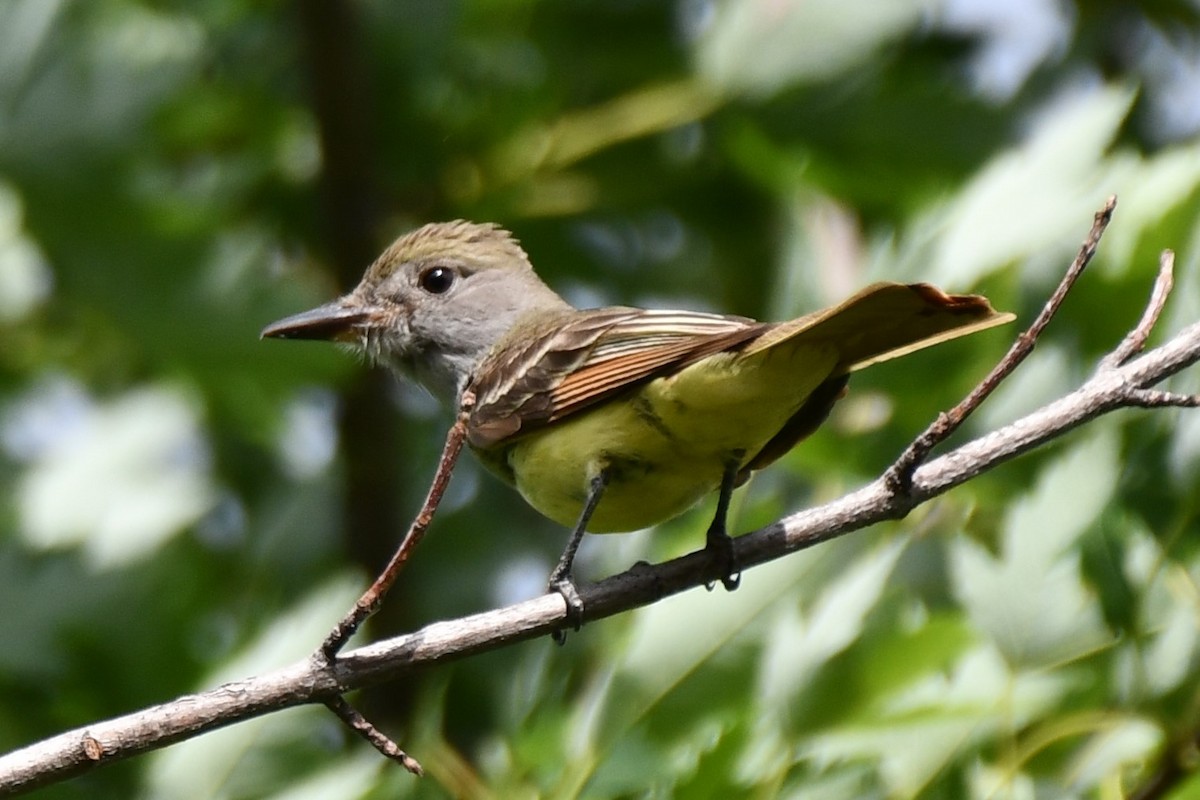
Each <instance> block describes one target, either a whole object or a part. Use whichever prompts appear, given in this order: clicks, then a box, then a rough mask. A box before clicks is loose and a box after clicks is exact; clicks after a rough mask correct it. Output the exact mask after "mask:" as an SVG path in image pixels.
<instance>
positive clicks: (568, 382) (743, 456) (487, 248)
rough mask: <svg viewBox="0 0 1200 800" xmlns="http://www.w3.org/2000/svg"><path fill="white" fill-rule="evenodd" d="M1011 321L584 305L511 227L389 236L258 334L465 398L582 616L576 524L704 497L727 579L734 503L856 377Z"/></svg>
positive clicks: (852, 304)
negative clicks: (331, 352) (559, 534)
mask: <svg viewBox="0 0 1200 800" xmlns="http://www.w3.org/2000/svg"><path fill="white" fill-rule="evenodd" d="M1012 318H1013V317H1012V315H1011V314H1006V313H1000V312H997V311H995V310H993V309H992V307H991V305H990V304H989V303H988V301H987V299H986V298H984V297H981V296H978V295H948V294H945V293H943V292H942V291H941V290H939V289H937V288H935V287H933V286H930V285H928V284H923V283H917V284H908V285H905V284H899V283H876V284H872V285H871V286H868V287H867V288H865V289H863V290H862V291H861V292H859V293H858V294H856V295H854V296H853V297H851V298H849V299H848V300H845V301H844V302H842V303H840V304H839V305H836V306H833V307H831V308H827V309H824V310H822V311H817V312H814V313H811V314H806V315H805V316H802V317H799V318H797V319H793V320H790V321H788V322H777V323H774V322H756V321H754V320H751V319H747V318H744V317H735V316H723V315H718V314H705V313H699V312H694V311H658V310H645V309H639V308H625V307H610V308H597V309H587V310H580V309H576V308H574V307H572V306H571V305H569V304H568V303H567V302H566V301H565V300H563V299H562V298H561V297H559V296H558V295H557V294H555V293H554V292H553V291H552V290H551V289H550V288H549V287H547V286H546V285H545V284H544V283H543V282H542V281H541V280H540V279H539V278H538V276H537V275H536V274H535V273H534V271H533V267H532V265H531V264H530V261H529V258H528V256H527V255H526V254H525V251H524V250H523V249H522V248H521V246H520V245H519V244H518V242H517V240H516V239H514V238H513V236H512V235H511V234H509V233H508V232H507V231H505V230H503V229H501V228H499V227H497V226H496V225H491V224H474V223H470V222H464V221H455V222H447V223H435V224H430V225H426V226H424V227H422V228H419V229H417V230H415V231H413V232H411V233H409V234H406V235H405V236H402V237H401V238H400V239H398V240H397V241H396V242H395V243H394V244H392V246H391V247H389V248H388V249H387V250H386V251H384V253H383V254H382V255H380V256H379V258H378V259H377V260H376V261H375V263H374V264H372V265H371V266H370V268H369V269H367V272H366V274H365V275H364V276H363V279H362V282H361V283H359V285H358V286H357V287H356V288H355V289H354V290H353V291H352V292H350V293H349V294H347V295H345V296H344V297H342V298H340V299H338V300H335V301H333V302H331V303H328V304H326V305H323V306H320V307H319V308H316V309H313V310H311V311H307V312H303V313H300V314H296V315H294V316H291V317H287V318H286V319H282V320H280V321H278V322H275V323H273V324H271V325H269V326H267V328H266V329H265V330H263V333H262V335H263V336H264V337H277V338H285V339H286V338H291V339H326V340H332V341H338V342H349V343H352V344H355V345H357V346H358V347H360V348H361V349H362V350H363V351H364V352H365V353H366V354H367V355H368V356H369V357H370V358H371V359H372V360H374V361H376V362H382V363H384V364H386V365H388V366H389V367H391V368H393V369H395V370H396V371H398V372H400V373H401V374H402V375H406V376H409V377H411V378H415V379H416V380H417V381H419V382H420V383H422V384H423V385H425V386H426V387H428V388H429V389H430V390H431V391H432V392H433V393H434V394H435V395H436V396H437V397H438V398H440V399H441V400H442V401H443V402H446V403H449V404H451V405H452V406H453V407H454V408H456V409H457V408H459V407H460V403H461V402H462V400H463V398H464V396H465V393H467V392H469V393H470V397H471V399H472V401H473V403H472V404H471V405H470V407H469V409H467V412H468V417H467V441H468V443H469V445H470V447H471V448H472V449H473V450H474V451H475V453H476V454H477V455H478V456H479V458H480V460H481V461H482V462H483V463H484V464H485V465H486V466H487V467H488V468H489V469H490V470H491V471H492V472H494V473H495V474H496V475H498V476H499V477H500V478H502V479H503V480H505V481H506V482H508V483H510V484H512V485H514V486H516V488H517V490H518V491H519V492H520V493H521V495H522V496H523V497H524V498H525V499H526V500H527V501H528V502H529V504H530V505H532V506H533V507H534V508H536V509H537V510H538V511H540V512H541V513H542V514H545V515H546V516H547V517H549V518H550V519H552V520H555V521H556V522H559V523H561V524H563V525H566V526H569V527H572V528H573V533H572V536H571V539H570V541H569V543H568V546H567V548H566V550H565V551H564V553H563V556H562V558H561V559H560V561H559V564H558V566H557V567H556V568H555V570H554V572H553V573H552V574H551V578H550V585H551V588H556V589H558V590H559V591H561V592H562V593H563V595H564V597H565V598H566V599H567V602H568V606H569V607H573V608H574V610H575V612H576V613H578V611H579V610H580V609H579V607H578V598H577V595H576V594H575V592H574V589H573V587H572V585H571V583H570V580H571V564H572V561H573V559H574V554H575V550H576V548H577V546H578V544H579V540H580V539H581V538H582V536H583V533H584V532H585V531H593V532H598V533H599V532H612V531H628V530H634V529H638V528H644V527H647V526H650V525H653V524H655V523H658V522H661V521H663V520H666V519H669V518H671V517H673V516H675V515H677V514H679V513H681V512H683V511H685V510H686V509H688V508H689V507H691V506H692V505H694V504H695V503H696V502H697V501H698V500H699V499H700V498H702V497H704V496H705V495H706V494H708V493H710V492H712V491H714V490H715V491H718V492H719V495H718V503H717V513H716V516H715V518H714V519H713V521H712V524H711V526H710V527H709V530H708V538H707V543H708V544H707V546H708V548H709V550H710V551H711V552H712V554H713V558H714V559H715V560H716V562H717V567H718V569H717V572H718V573H719V574H720V575H721V576H722V580H723V581H724V583H725V585H726V587H727V588H733V587H735V586H736V585H737V578H736V573H737V565H736V563H735V562H734V558H733V555H732V553H733V551H732V546H731V542H730V539H729V537H728V534H727V532H726V530H725V517H726V514H727V511H728V505H729V497H730V494H731V493H732V492H733V490H734V488H735V487H736V486H738V485H740V484H741V483H742V482H744V481H745V480H746V479H747V477H749V475H750V474H751V473H752V472H754V471H755V470H758V469H762V468H763V467H765V466H767V465H768V464H770V463H771V462H773V461H774V460H776V459H777V458H779V457H780V456H782V455H783V454H784V453H786V452H787V451H788V450H790V449H791V448H792V447H793V446H795V444H796V443H797V442H799V441H800V440H801V439H803V438H804V437H805V436H807V435H808V434H810V433H812V432H813V430H815V429H816V428H817V427H818V426H819V425H820V424H821V423H822V422H823V421H824V420H825V418H826V416H828V414H829V411H830V409H831V408H832V407H833V405H834V403H835V402H836V401H837V400H838V398H839V397H841V396H842V394H843V393H844V391H845V387H846V382H847V380H848V378H849V375H850V373H852V372H854V371H856V370H859V369H862V368H863V367H866V366H869V365H871V364H875V363H878V362H880V361H884V360H887V359H891V358H895V357H897V356H902V355H905V354H907V353H911V352H913V351H915V350H919V349H921V348H924V347H928V346H930V345H933V344H937V343H938V342H943V341H947V340H949V339H954V338H957V337H959V336H965V335H967V334H969V333H974V332H976V331H980V330H984V329H986V328H991V327H993V326H995V325H999V324H1002V323H1005V322H1008V321H1010V320H1011V319H1012Z"/></svg>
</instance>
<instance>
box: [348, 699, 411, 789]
mask: <svg viewBox="0 0 1200 800" xmlns="http://www.w3.org/2000/svg"><path fill="white" fill-rule="evenodd" d="M325 706H326V707H327V708H328V709H329V710H330V711H332V712H333V713H334V714H336V715H337V717H338V719H340V720H341V721H342V722H344V723H346V725H347V727H349V728H350V729H351V730H352V731H354V732H355V733H357V734H358V735H359V736H361V737H362V738H364V739H366V740H367V741H368V742H370V743H371V746H372V747H374V748H375V749H376V750H378V751H379V752H380V753H383V755H384V756H386V757H387V758H390V759H391V760H392V761H395V762H397V763H398V764H400V766H402V767H404V768H405V769H406V770H408V771H409V772H411V773H412V774H413V775H418V776H419V775H424V774H425V770H423V769H421V764H420V762H418V761H417V760H416V759H415V758H413V757H412V756H410V755H409V754H408V753H406V752H404V751H403V750H401V749H400V746H399V745H398V744H396V743H395V742H393V741H392V740H391V739H390V738H389V737H388V736H387V735H386V734H385V733H383V732H382V731H380V730H379V729H378V728H376V727H375V726H374V725H372V724H371V723H370V722H368V721H367V718H366V717H364V716H363V715H362V714H360V713H359V711H358V709H356V708H355V707H354V706H352V705H350V703H349V702H347V700H346V698H344V697H342V696H341V695H340V694H339V695H335V696H333V697H329V698H326V699H325Z"/></svg>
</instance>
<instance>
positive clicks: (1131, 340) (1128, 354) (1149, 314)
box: [1100, 250, 1175, 369]
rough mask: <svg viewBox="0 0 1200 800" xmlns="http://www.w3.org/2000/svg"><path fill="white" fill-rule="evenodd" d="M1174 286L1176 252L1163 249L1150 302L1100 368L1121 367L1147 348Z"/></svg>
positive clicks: (1101, 362)
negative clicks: (1135, 324) (1134, 325)
mask: <svg viewBox="0 0 1200 800" xmlns="http://www.w3.org/2000/svg"><path fill="white" fill-rule="evenodd" d="M1174 287H1175V252H1174V251H1173V250H1163V251H1162V255H1160V256H1159V257H1158V276H1157V277H1155V279H1154V288H1153V289H1152V290H1151V291H1150V302H1149V303H1148V304H1147V305H1146V310H1145V311H1143V312H1142V318H1141V319H1140V320H1138V324H1137V327H1135V328H1134V329H1133V330H1131V331H1130V332H1129V333H1128V334H1127V335H1126V336H1125V338H1124V339H1123V340H1122V341H1121V343H1120V344H1119V345H1117V348H1116V349H1115V350H1113V351H1112V352H1111V353H1109V354H1108V355H1106V356H1105V357H1104V358H1102V359H1100V369H1111V368H1113V367H1119V366H1121V365H1122V364H1124V363H1125V362H1127V361H1129V359H1131V358H1133V357H1134V356H1136V355H1137V354H1138V353H1140V352H1142V350H1144V349H1145V347H1146V340H1147V339H1149V338H1150V332H1151V331H1153V330H1154V326H1155V325H1157V324H1158V318H1159V317H1161V316H1162V312H1163V309H1164V308H1166V306H1167V299H1168V298H1169V297H1170V296H1171V290H1172V289H1173V288H1174Z"/></svg>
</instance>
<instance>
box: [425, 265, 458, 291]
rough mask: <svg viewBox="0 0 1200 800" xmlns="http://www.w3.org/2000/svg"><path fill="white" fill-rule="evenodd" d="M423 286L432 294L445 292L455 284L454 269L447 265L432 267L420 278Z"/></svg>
mask: <svg viewBox="0 0 1200 800" xmlns="http://www.w3.org/2000/svg"><path fill="white" fill-rule="evenodd" d="M418 280H419V282H420V284H421V288H422V289H424V290H425V291H427V292H429V293H430V294H444V293H445V292H448V291H450V287H451V286H453V285H454V270H452V269H449V268H447V267H430V268H429V269H427V270H425V271H424V272H422V273H421V277H420V278H419V279H418Z"/></svg>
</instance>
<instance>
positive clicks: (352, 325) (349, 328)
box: [261, 300, 380, 342]
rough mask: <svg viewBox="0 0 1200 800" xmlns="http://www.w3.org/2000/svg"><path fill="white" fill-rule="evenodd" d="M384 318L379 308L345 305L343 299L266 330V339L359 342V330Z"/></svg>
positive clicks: (302, 313)
mask: <svg viewBox="0 0 1200 800" xmlns="http://www.w3.org/2000/svg"><path fill="white" fill-rule="evenodd" d="M379 316H380V312H379V309H376V308H363V307H361V306H350V305H345V304H344V303H343V301H341V300H335V301H334V302H332V303H326V304H325V305H323V306H318V307H317V308H314V309H312V310H311V311H302V312H300V313H299V314H293V315H292V316H290V317H284V318H283V319H281V320H279V321H278V322H272V323H271V324H270V325H268V326H267V327H265V328H263V331H262V334H261V337H262V338H263V339H268V338H270V339H322V340H325V341H329V342H357V341H358V339H359V334H358V329H359V328H361V327H363V326H364V325H369V324H371V323H373V322H374V321H375V320H377V319H378V318H379Z"/></svg>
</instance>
